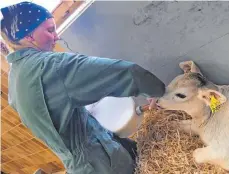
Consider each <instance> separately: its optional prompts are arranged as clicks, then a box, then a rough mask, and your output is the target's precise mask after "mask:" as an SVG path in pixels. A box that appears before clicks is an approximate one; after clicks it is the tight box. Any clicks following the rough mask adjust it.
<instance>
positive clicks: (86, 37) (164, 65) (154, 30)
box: [61, 1, 229, 84]
mask: <svg viewBox="0 0 229 174" xmlns="http://www.w3.org/2000/svg"><path fill="white" fill-rule="evenodd" d="M228 33H229V2H146V1H145V2H130V1H128V2H118V1H116V2H105V1H100V2H95V3H94V4H92V5H91V6H90V7H89V8H88V9H87V10H86V11H85V12H84V13H83V14H82V15H81V16H80V17H79V18H78V19H77V20H76V21H75V22H74V23H73V24H72V25H71V27H69V28H68V29H67V30H66V31H65V32H64V33H63V34H62V36H61V37H62V38H63V39H65V40H66V41H67V42H68V44H69V47H70V48H71V49H73V50H74V51H75V52H81V53H84V54H87V55H93V56H102V57H109V58H121V59H124V60H129V61H134V62H136V63H138V64H140V65H141V66H143V67H144V68H146V69H148V70H150V71H151V72H153V73H155V74H156V75H157V76H158V77H159V78H160V79H161V80H163V81H164V82H165V83H166V84H168V83H169V81H170V80H172V79H173V78H174V77H175V76H176V75H177V74H179V73H181V70H180V69H179V67H178V63H179V62H180V61H183V60H194V61H195V62H196V63H197V64H198V65H199V67H200V68H201V70H202V71H203V73H204V74H205V75H206V76H207V77H208V78H209V79H210V80H212V81H214V82H216V83H218V84H229V68H228V64H229V61H228V60H229V49H228V48H229V35H228Z"/></svg>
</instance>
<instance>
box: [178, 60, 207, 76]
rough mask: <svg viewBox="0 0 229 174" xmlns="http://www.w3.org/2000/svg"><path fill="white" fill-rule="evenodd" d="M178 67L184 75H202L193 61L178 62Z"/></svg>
mask: <svg viewBox="0 0 229 174" xmlns="http://www.w3.org/2000/svg"><path fill="white" fill-rule="evenodd" d="M179 67H180V68H181V69H182V70H183V71H184V73H190V72H194V73H199V74H201V75H203V74H202V73H201V72H200V69H199V68H198V66H197V65H196V64H195V63H194V62H193V61H185V62H180V63H179Z"/></svg>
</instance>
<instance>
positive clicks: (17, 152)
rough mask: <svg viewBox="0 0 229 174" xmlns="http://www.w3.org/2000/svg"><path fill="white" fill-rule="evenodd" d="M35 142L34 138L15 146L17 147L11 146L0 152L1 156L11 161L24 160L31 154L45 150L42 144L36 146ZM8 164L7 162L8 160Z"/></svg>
mask: <svg viewBox="0 0 229 174" xmlns="http://www.w3.org/2000/svg"><path fill="white" fill-rule="evenodd" d="M37 142H38V141H37V140H36V139H35V138H33V139H31V140H29V141H27V142H25V143H23V144H20V145H17V146H13V147H11V148H9V149H7V150H4V151H2V155H3V156H4V157H5V158H8V159H10V160H11V161H13V160H17V159H19V158H24V157H26V156H29V155H32V154H36V153H39V152H41V151H43V150H45V149H47V147H46V146H44V145H42V144H37ZM8 162H9V160H8Z"/></svg>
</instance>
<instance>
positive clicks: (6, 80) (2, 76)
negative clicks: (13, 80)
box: [1, 75, 8, 88]
mask: <svg viewBox="0 0 229 174" xmlns="http://www.w3.org/2000/svg"><path fill="white" fill-rule="evenodd" d="M1 83H2V85H3V86H5V87H7V88H8V77H6V76H4V75H1Z"/></svg>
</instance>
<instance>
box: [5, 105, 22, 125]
mask: <svg viewBox="0 0 229 174" xmlns="http://www.w3.org/2000/svg"><path fill="white" fill-rule="evenodd" d="M2 119H3V120H7V121H8V122H10V123H12V124H13V125H15V126H16V125H18V124H20V123H21V120H20V118H19V116H18V115H15V114H12V112H11V111H10V110H9V108H5V109H4V110H3V111H2Z"/></svg>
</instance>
